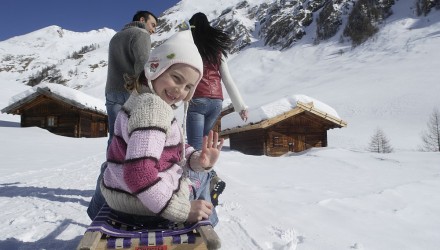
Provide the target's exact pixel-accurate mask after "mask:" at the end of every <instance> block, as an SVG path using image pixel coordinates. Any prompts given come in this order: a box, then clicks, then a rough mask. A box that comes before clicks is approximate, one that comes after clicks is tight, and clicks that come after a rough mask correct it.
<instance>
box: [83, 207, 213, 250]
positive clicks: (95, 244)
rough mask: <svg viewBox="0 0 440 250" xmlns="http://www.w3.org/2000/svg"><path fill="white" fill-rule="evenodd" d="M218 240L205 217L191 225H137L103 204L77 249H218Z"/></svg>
mask: <svg viewBox="0 0 440 250" xmlns="http://www.w3.org/2000/svg"><path fill="white" fill-rule="evenodd" d="M219 248H220V239H219V237H218V235H217V234H216V233H215V231H214V229H213V227H212V225H211V223H210V222H209V221H207V220H204V221H199V222H197V223H194V224H189V225H188V224H183V223H180V224H178V223H169V222H168V223H167V222H165V223H164V224H157V225H156V224H154V225H136V224H129V223H125V222H123V221H121V220H120V219H119V218H118V217H117V215H116V214H114V213H113V211H112V210H111V209H110V208H109V207H108V206H107V205H106V204H105V205H104V206H103V207H102V208H101V210H100V211H99V213H98V215H97V216H96V217H95V219H94V220H93V221H92V223H91V224H90V226H88V227H87V230H86V232H85V233H84V236H83V238H82V239H81V241H80V243H79V245H78V247H77V250H107V249H122V250H193V249H195V250H217V249H219Z"/></svg>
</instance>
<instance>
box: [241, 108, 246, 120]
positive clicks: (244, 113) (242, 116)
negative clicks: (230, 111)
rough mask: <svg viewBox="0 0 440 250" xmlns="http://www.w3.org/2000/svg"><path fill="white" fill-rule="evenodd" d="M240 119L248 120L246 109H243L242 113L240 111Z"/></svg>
mask: <svg viewBox="0 0 440 250" xmlns="http://www.w3.org/2000/svg"><path fill="white" fill-rule="evenodd" d="M240 117H241V119H242V120H243V121H247V119H248V111H247V109H243V110H242V111H240Z"/></svg>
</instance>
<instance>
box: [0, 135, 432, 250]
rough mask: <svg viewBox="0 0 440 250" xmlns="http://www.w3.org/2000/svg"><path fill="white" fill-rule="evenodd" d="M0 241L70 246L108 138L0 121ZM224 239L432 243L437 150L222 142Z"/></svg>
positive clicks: (277, 243) (246, 244) (372, 245)
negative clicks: (264, 148) (270, 150)
mask: <svg viewBox="0 0 440 250" xmlns="http://www.w3.org/2000/svg"><path fill="white" fill-rule="evenodd" d="M0 132H1V134H2V136H1V137H0V143H1V144H0V145H3V146H2V150H1V153H0V155H1V159H2V167H1V168H0V208H1V210H2V213H1V214H0V235H1V236H0V249H75V247H76V245H77V244H78V243H79V240H80V236H81V235H82V234H83V233H84V230H85V228H86V226H87V225H88V224H89V223H90V220H89V219H88V217H87V215H86V207H87V204H88V202H89V200H90V198H91V195H92V193H93V190H94V185H95V180H96V177H97V175H98V171H99V165H100V164H101V162H102V161H103V160H104V157H105V154H104V151H103V150H102V149H103V148H105V145H106V138H99V139H84V138H81V139H75V138H67V137H60V136H56V135H53V134H50V133H49V132H47V131H45V130H42V129H39V128H18V127H0ZM216 169H217V171H218V173H219V175H220V176H222V177H223V178H224V180H225V181H226V183H227V189H226V190H225V193H224V194H223V195H222V196H221V198H220V205H219V206H218V207H217V211H218V214H219V217H220V223H219V225H218V227H217V228H216V231H217V232H218V234H219V236H220V237H221V238H222V240H223V241H222V244H223V248H222V249H243V250H248V249H277V250H282V249H284V250H288V249H289V250H292V249H301V250H305V249H310V250H314V249H384V250H385V249H424V250H425V249H432V250H434V249H437V248H438V246H439V244H440V239H439V238H438V235H439V232H440V214H439V213H438V211H440V194H439V192H438V190H440V154H439V153H438V152H437V153H423V152H397V153H391V154H375V153H368V152H361V151H353V150H348V149H342V148H322V149H312V150H310V151H307V152H304V153H302V154H292V155H286V156H284V157H278V158H273V157H266V156H247V155H243V154H241V153H239V152H235V151H230V150H228V147H225V149H224V152H223V153H222V155H221V159H220V160H219V164H218V165H217V166H216Z"/></svg>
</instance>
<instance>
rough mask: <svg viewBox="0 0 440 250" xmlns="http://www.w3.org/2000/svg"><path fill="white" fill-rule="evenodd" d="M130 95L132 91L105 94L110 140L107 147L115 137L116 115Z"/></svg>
mask: <svg viewBox="0 0 440 250" xmlns="http://www.w3.org/2000/svg"><path fill="white" fill-rule="evenodd" d="M129 97H130V93H128V92H119V91H115V92H108V93H106V94H105V107H106V108H107V116H108V132H109V137H108V142H107V147H108V145H110V142H111V141H112V138H113V132H114V130H115V121H116V116H117V115H118V112H119V110H121V108H122V105H124V103H125V102H126V101H127V100H128V98H129Z"/></svg>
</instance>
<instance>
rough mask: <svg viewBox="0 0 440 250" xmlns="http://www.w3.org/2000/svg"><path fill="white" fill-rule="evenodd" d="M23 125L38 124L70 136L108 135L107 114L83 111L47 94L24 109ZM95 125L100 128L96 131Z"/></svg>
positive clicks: (55, 132) (58, 133)
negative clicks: (48, 96)
mask: <svg viewBox="0 0 440 250" xmlns="http://www.w3.org/2000/svg"><path fill="white" fill-rule="evenodd" d="M93 123H96V124H93ZM21 126H22V127H32V126H37V127H40V128H44V129H47V130H48V131H50V132H52V133H54V134H57V135H62V136H69V137H105V136H107V117H106V116H105V115H100V114H94V113H92V112H87V111H81V110H80V109H78V108H76V107H72V106H71V105H69V104H66V103H63V102H59V101H56V100H53V99H50V98H47V97H45V96H39V97H38V98H36V99H35V100H33V101H32V102H30V103H28V104H27V105H26V106H25V107H24V108H23V109H22V114H21ZM93 127H97V128H98V130H97V131H94V129H93Z"/></svg>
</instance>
